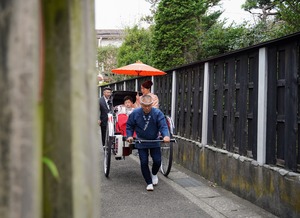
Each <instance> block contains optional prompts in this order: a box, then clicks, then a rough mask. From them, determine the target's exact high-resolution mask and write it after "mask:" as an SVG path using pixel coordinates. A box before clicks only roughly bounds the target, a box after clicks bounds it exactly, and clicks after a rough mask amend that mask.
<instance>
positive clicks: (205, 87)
mask: <svg viewBox="0 0 300 218" xmlns="http://www.w3.org/2000/svg"><path fill="white" fill-rule="evenodd" d="M208 74H209V62H206V63H205V64H204V82H203V83H204V84H203V113H202V133H201V134H202V135H201V139H202V140H201V143H202V144H203V145H207V132H208V97H209V75H208Z"/></svg>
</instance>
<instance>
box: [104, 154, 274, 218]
mask: <svg viewBox="0 0 300 218" xmlns="http://www.w3.org/2000/svg"><path fill="white" fill-rule="evenodd" d="M101 155H102V157H103V153H101ZM110 169H111V172H110V175H109V178H106V177H105V176H104V173H103V162H102V159H101V172H100V173H101V175H100V176H101V193H100V195H101V205H100V213H101V218H106V217H123V218H127V217H128V218H129V217H130V218H135V217H136V218H144V217H145V218H148V217H149V218H168V217H172V218H177V217H178V218H179V217H180V218H181V217H182V218H185V217H189V218H193V217H195V218H196V217H197V218H199V217H201V218H202V217H203V218H208V217H213V218H219V217H220V218H221V217H230V218H232V217H235V218H236V217H251V218H258V217H262V218H265V217H266V218H274V217H276V216H274V215H272V214H270V213H268V212H267V211H265V210H263V209H261V208H259V207H257V206H255V205H254V204H252V203H250V202H248V201H246V200H244V199H242V198H239V197H237V196H236V195H233V194H232V193H230V192H228V191H226V190H224V189H222V188H220V187H218V186H215V185H214V184H212V183H210V182H208V181H207V180H205V179H203V178H201V177H200V176H199V175H196V174H193V173H191V172H189V171H187V170H185V169H183V168H181V167H180V166H176V165H175V166H173V167H172V171H171V172H170V174H169V176H168V178H167V177H164V176H163V175H162V174H161V173H159V175H158V177H159V184H158V185H157V186H155V187H154V191H153V192H147V191H146V184H145V182H144V179H143V177H142V174H141V171H140V166H139V160H138V157H137V154H136V150H134V154H132V155H130V156H129V157H126V159H125V160H115V158H114V156H113V155H112V162H111V168H110Z"/></svg>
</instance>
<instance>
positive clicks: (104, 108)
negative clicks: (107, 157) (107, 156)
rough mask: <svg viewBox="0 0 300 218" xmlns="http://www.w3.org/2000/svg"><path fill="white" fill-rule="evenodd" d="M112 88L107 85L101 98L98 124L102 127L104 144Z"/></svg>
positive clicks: (103, 141) (103, 143)
mask: <svg viewBox="0 0 300 218" xmlns="http://www.w3.org/2000/svg"><path fill="white" fill-rule="evenodd" d="M111 93H112V90H111V88H110V87H105V88H104V89H103V95H102V97H101V98H100V99H99V109H100V119H99V120H98V124H99V125H100V127H101V136H102V145H103V146H104V145H105V136H106V127H107V119H108V118H107V114H108V112H109V107H110V106H109V102H108V101H109V99H110V96H111Z"/></svg>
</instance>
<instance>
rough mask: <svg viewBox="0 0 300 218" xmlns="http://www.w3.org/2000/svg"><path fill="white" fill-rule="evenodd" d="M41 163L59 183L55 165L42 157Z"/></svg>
mask: <svg viewBox="0 0 300 218" xmlns="http://www.w3.org/2000/svg"><path fill="white" fill-rule="evenodd" d="M43 163H44V164H45V165H46V166H47V167H48V169H49V170H50V172H51V174H52V175H53V177H54V178H55V179H56V180H58V181H59V179H60V177H59V173H58V170H57V167H56V165H55V163H54V162H53V161H52V160H50V159H49V158H47V157H43Z"/></svg>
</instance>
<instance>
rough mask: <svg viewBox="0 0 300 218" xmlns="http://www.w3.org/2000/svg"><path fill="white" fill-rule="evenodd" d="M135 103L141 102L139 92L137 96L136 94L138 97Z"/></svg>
mask: <svg viewBox="0 0 300 218" xmlns="http://www.w3.org/2000/svg"><path fill="white" fill-rule="evenodd" d="M135 99H136V100H135V101H136V102H140V95H139V93H138V92H137V94H136V96H135Z"/></svg>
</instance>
